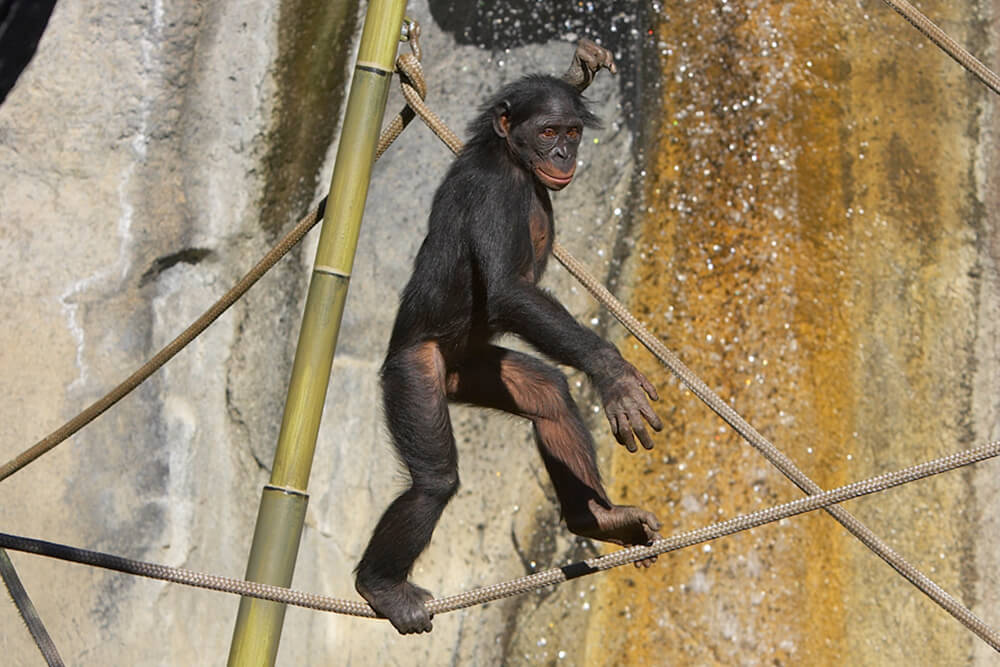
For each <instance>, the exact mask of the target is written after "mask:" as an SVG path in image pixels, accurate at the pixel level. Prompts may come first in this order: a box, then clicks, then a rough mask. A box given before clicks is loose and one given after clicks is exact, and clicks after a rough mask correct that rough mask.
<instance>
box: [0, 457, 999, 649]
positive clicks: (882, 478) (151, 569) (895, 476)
mask: <svg viewBox="0 0 1000 667" xmlns="http://www.w3.org/2000/svg"><path fill="white" fill-rule="evenodd" d="M997 455H1000V441H998V442H994V443H990V444H988V445H983V446H981V447H977V448H975V449H968V450H965V451H963V452H958V453H955V454H951V455H948V456H944V457H942V458H939V459H935V460H933V461H928V462H927V463H922V464H919V465H915V466H911V467H909V468H905V469H903V470H899V471H896V472H891V473H885V474H882V475H879V476H877V477H872V478H870V479H866V480H862V481H860V482H855V483H853V484H848V485H846V486H841V487H838V488H836V489H832V490H830V491H824V492H822V493H817V494H814V495H810V496H806V497H804V498H799V499H798V500H794V501H792V502H788V503H784V504H781V505H777V506H774V507H770V508H767V509H764V510H760V511H758V512H753V513H750V514H744V515H740V516H737V517H734V518H732V519H729V520H726V521H722V522H719V523H713V524H711V525H708V526H705V527H703V528H699V529H696V530H691V531H687V532H683V533H679V534H677V535H674V536H672V537H669V538H666V539H659V540H656V541H655V542H653V544H651V545H649V546H635V547H629V548H626V549H619V550H617V551H614V552H612V553H609V554H606V555H604V556H597V557H594V558H588V559H587V560H584V561H579V562H576V563H572V564H570V565H566V566H564V567H558V568H552V569H549V570H544V571H542V572H537V573H535V574H531V575H528V576H524V577H520V578H518V579H513V580H511V581H507V582H503V583H499V584H493V585H490V586H484V587H482V588H477V589H473V590H470V591H467V592H465V593H459V594H457V595H451V596H448V597H442V598H436V599H434V600H429V601H428V602H427V603H426V605H427V610H428V611H429V612H431V613H432V614H441V613H444V612H449V611H456V610H458V609H465V608H467V607H472V606H475V605H480V604H486V603H487V602H492V601H494V600H499V599H502V598H507V597H512V596H515V595H521V594H523V593H528V592H530V591H533V590H536V589H539V588H543V587H546V586H553V585H556V584H559V583H562V582H564V581H568V580H570V579H575V578H577V577H582V576H586V575H589V574H594V573H595V572H602V571H604V570H609V569H611V568H614V567H619V566H622V565H627V564H628V563H633V562H636V561H640V560H645V559H647V558H650V557H652V556H658V555H660V554H664V553H668V552H671V551H677V550H679V549H684V548H686V547H691V546H694V545H697V544H702V543H704V542H708V541H711V540H715V539H718V538H720V537H725V536H727V535H732V534H734V533H738V532H742V531H745V530H750V529H751V528H757V527H759V526H763V525H765V524H768V523H774V522H775V521H780V520H781V519H786V518H789V517H792V516H795V515H797V514H803V513H805V512H811V511H813V510H816V509H820V508H830V506H831V505H833V504H834V503H841V502H844V501H845V500H850V499H852V498H858V497H860V496H864V495H869V494H872V493H878V492H880V491H884V490H886V489H889V488H892V487H895V486H900V485H902V484H907V483H909V482H913V481H916V480H919V479H923V478H925V477H930V476H932V475H937V474H939V473H942V472H946V471H949V470H954V469H955V468H958V467H961V466H966V465H970V464H973V463H978V462H980V461H984V460H986V459H989V458H993V457H995V456H997ZM0 547H2V548H6V549H12V550H15V551H23V552H26V553H33V554H37V555H40V556H47V557H50V558H58V559H60V560H66V561H71V562H75V563H82V564H84V565H91V566H94V567H100V568H103V569H107V570H115V571H117V572H124V573H126V574H132V575H137V576H141V577H147V578H149V579H157V580H160V581H169V582H171V583H177V584H184V585H186V586H193V587H196V588H204V589H208V590H213V591H219V592H224V593H234V594H237V595H244V596H248V597H254V598H259V599H261V600H270V601H272V602H280V603H283V604H290V605H294V606H297V607H306V608H308V609H315V610H318V611H329V612H334V613H338V614H346V615H349V616H360V617H366V618H378V615H377V614H376V613H375V612H374V611H373V610H372V608H371V607H370V606H369V605H368V604H367V603H365V602H360V601H355V600H342V599H338V598H333V597H328V596H325V595H318V594H315V593H305V592H302V591H296V590H292V589H288V588H283V587H280V586H272V585H270V584H262V583H258V582H255V581H244V580H241V579H233V578H230V577H222V576H218V575H213V574H205V573H202V572H195V571H193V570H186V569H182V568H174V567H169V566H166V565H159V564H156V563H148V562H145V561H139V560H132V559H129V558H122V557H121V556H115V555H112V554H106V553H101V552H99V551H89V550H86V549H79V548H77V547H71V546H67V545H63V544H56V543H54V542H45V541H43V540H36V539H32V538H27V537H20V536H17V535H10V534H7V533H0ZM994 648H995V647H994Z"/></svg>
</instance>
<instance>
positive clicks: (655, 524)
mask: <svg viewBox="0 0 1000 667" xmlns="http://www.w3.org/2000/svg"><path fill="white" fill-rule="evenodd" d="M641 511H642V513H643V517H642V522H643V523H644V524H646V526H648V527H649V528H650V529H651V530H652V534H650V531H648V530H647V531H646V535H647V537H649V544H652V543H653V542H654V541H656V540H658V539H660V536H659V535H657V534H656V531H658V530H659V529H660V528H661V524H660V520H659V519H657V518H656V515H655V514H653V513H652V512H648V511H646V510H641ZM647 546H648V545H647Z"/></svg>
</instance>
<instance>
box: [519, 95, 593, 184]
mask: <svg viewBox="0 0 1000 667" xmlns="http://www.w3.org/2000/svg"><path fill="white" fill-rule="evenodd" d="M500 124H501V127H502V129H503V131H504V132H505V134H506V138H507V143H508V145H509V146H510V148H511V150H512V151H513V152H514V153H516V154H517V155H518V157H519V158H520V159H521V162H522V163H523V164H524V165H525V167H527V169H528V170H529V171H530V172H531V173H532V174H533V175H534V176H535V178H537V179H538V181H539V182H541V184H542V185H544V186H545V187H547V188H548V189H549V190H562V189H563V188H564V187H566V186H567V185H569V184H570V181H572V180H573V174H574V173H575V172H576V149H577V147H578V146H579V145H580V139H581V137H582V136H583V122H582V121H581V120H580V118H579V116H577V114H576V112H575V111H574V110H573V105H572V104H571V102H570V101H569V100H563V99H560V98H559V97H550V98H548V99H546V100H544V101H543V102H542V103H541V104H540V105H539V106H538V108H537V109H536V110H535V111H534V112H533V113H532V114H530V115H529V116H528V117H527V118H523V119H511V118H509V117H508V116H503V117H501V119H500Z"/></svg>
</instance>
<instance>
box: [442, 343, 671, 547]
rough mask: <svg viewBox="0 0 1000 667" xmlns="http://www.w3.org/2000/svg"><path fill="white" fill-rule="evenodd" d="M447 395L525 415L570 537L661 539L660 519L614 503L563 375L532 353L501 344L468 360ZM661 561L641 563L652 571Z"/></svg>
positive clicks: (452, 375) (626, 541) (627, 542)
mask: <svg viewBox="0 0 1000 667" xmlns="http://www.w3.org/2000/svg"><path fill="white" fill-rule="evenodd" d="M447 381H448V396H449V398H452V399H454V400H456V401H462V402H466V403H472V404H475V405H481V406H485V407H490V408H496V409H498V410H503V411H505V412H509V413H512V414H516V415H520V416H522V417H526V418H528V419H530V420H531V421H532V423H533V424H534V427H535V440H536V442H537V443H538V449H539V451H540V452H541V455H542V461H544V463H545V468H546V470H547V471H548V473H549V477H550V478H551V479H552V485H553V486H554V487H555V491H556V496H557V497H558V498H559V504H560V505H561V506H562V513H563V517H564V518H565V519H566V525H567V526H568V527H569V529H570V530H571V531H573V532H574V533H576V534H578V535H583V536H585V537H592V538H594V539H598V540H602V541H605V542H612V543H614V544H620V545H624V546H631V545H636V544H649V543H650V542H651V541H653V540H654V539H657V537H658V536H657V534H656V531H657V530H658V529H659V528H660V523H659V521H657V520H656V517H655V516H653V514H652V513H650V512H647V511H646V510H642V509H639V508H636V507H628V506H625V505H615V504H614V503H612V502H611V501H610V500H609V499H608V495H607V493H606V492H605V490H604V486H603V484H602V483H601V477H600V473H599V472H598V470H597V461H596V457H595V454H594V440H593V438H592V437H591V435H590V432H589V431H588V430H587V427H586V426H585V425H584V423H583V419H582V418H581V416H580V411H579V409H578V408H577V406H576V403H575V402H574V401H573V398H572V397H571V396H570V393H569V387H568V385H567V383H566V378H565V376H563V374H562V373H561V372H560V371H559V370H557V369H555V368H553V367H552V366H549V365H548V364H546V363H544V362H542V361H540V360H539V359H536V358H534V357H532V356H530V355H527V354H522V353H520V352H515V351H513V350H508V349H505V348H502V347H496V346H484V347H483V349H482V351H479V350H476V351H475V352H473V353H470V354H469V361H468V362H466V363H463V364H462V365H461V366H460V367H459V368H457V369H456V370H454V371H452V372H449V374H448V377H447ZM654 560H655V558H651V559H648V560H646V561H642V563H641V564H642V565H644V566H649V565H650V564H652V562H653V561H654Z"/></svg>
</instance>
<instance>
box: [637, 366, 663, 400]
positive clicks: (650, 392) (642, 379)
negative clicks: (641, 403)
mask: <svg viewBox="0 0 1000 667" xmlns="http://www.w3.org/2000/svg"><path fill="white" fill-rule="evenodd" d="M635 374H636V375H637V376H638V377H639V384H640V386H642V390H643V391H644V392H646V395H647V396H649V397H650V398H651V399H653V400H654V401H658V400H660V395H659V394H658V393H657V391H656V387H654V386H653V383H652V382H650V381H649V380H647V379H646V376H645V375H643V374H642V373H640V372H639V371H636V372H635Z"/></svg>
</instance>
